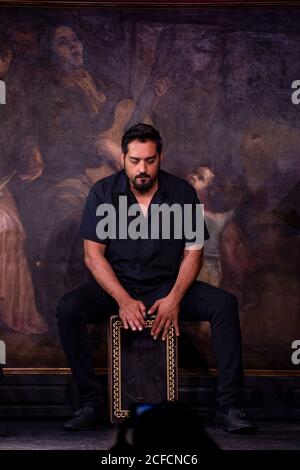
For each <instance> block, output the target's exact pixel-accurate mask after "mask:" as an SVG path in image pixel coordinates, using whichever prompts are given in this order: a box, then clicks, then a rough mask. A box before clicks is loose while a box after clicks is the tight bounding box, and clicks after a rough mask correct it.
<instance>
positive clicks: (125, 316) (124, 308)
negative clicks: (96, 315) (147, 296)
mask: <svg viewBox="0 0 300 470" xmlns="http://www.w3.org/2000/svg"><path fill="white" fill-rule="evenodd" d="M119 315H120V318H121V320H122V321H123V323H124V328H125V329H126V330H127V329H128V328H129V326H130V328H131V329H132V330H133V331H136V330H137V329H138V330H140V331H141V330H142V329H143V327H144V326H145V325H146V322H145V319H144V316H145V315H146V307H145V305H144V304H143V302H142V301H141V300H135V299H133V298H131V297H129V298H128V299H126V300H124V301H123V302H121V303H120V305H119Z"/></svg>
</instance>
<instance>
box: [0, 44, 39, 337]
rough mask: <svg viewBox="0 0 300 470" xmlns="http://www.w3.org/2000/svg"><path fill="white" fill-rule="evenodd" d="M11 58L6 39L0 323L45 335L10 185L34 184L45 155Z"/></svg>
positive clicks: (1, 70) (2, 50) (0, 66)
mask: <svg viewBox="0 0 300 470" xmlns="http://www.w3.org/2000/svg"><path fill="white" fill-rule="evenodd" d="M12 61H13V52H12V48H11V46H10V44H9V43H8V42H7V41H6V40H5V39H3V38H2V39H1V40H0V79H4V80H5V83H6V90H7V104H6V105H1V106H0V116H1V119H0V122H1V125H0V226H1V229H0V247H1V252H0V260H1V263H0V269H1V275H0V322H1V326H2V327H4V328H9V329H11V330H13V331H16V332H18V333H23V334H41V333H45V332H47V330H48V326H47V324H46V323H45V322H44V321H43V319H42V318H41V316H40V314H39V312H38V311H37V308H36V305H35V299H34V291H33V286H32V281H31V275H30V271H29V268H28V264H27V259H26V256H25V251H24V242H25V238H26V234H25V231H24V228H23V225H22V223H21V220H20V216H19V211H18V209H17V206H16V204H15V200H14V197H13V194H12V192H11V190H10V189H9V184H10V183H11V182H12V181H13V179H15V180H18V181H20V178H21V179H22V180H23V181H26V182H27V184H29V183H30V182H32V181H34V180H35V179H37V178H38V177H39V176H40V174H41V166H40V155H39V153H38V151H37V149H34V148H33V147H32V145H31V142H32V139H31V131H32V129H31V125H32V117H31V116H30V115H29V114H28V112H27V107H26V97H25V94H24V90H22V88H21V84H20V82H19V81H18V80H17V79H16V77H15V76H14V74H13V70H12V68H11V64H12ZM16 131H17V132H18V134H17V136H18V138H16ZM19 184H20V183H19Z"/></svg>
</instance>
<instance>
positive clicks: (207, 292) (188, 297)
mask: <svg viewBox="0 0 300 470" xmlns="http://www.w3.org/2000/svg"><path fill="white" fill-rule="evenodd" d="M230 297H231V294H229V293H228V292H226V291H224V290H223V289H220V288H218V287H214V286H212V285H210V284H207V283H206V282H202V281H194V282H193V284H192V285H191V287H190V288H189V289H188V291H187V292H186V294H185V296H184V297H183V299H182V301H181V307H180V316H179V320H183V321H211V319H212V316H213V315H214V313H215V312H216V311H217V310H218V309H220V308H221V307H222V306H223V305H224V304H226V303H227V302H228V301H229V300H230Z"/></svg>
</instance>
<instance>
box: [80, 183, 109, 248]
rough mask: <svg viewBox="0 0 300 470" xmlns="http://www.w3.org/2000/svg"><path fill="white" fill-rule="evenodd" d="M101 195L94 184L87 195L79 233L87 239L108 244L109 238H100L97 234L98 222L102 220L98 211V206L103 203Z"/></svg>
mask: <svg viewBox="0 0 300 470" xmlns="http://www.w3.org/2000/svg"><path fill="white" fill-rule="evenodd" d="M102 202H103V201H101V197H99V195H98V194H97V192H96V191H95V188H94V186H93V187H92V188H91V189H90V192H89V195H88V197H87V200H86V203H85V207H84V210H83V214H82V217H81V223H80V229H79V234H80V237H81V238H84V239H85V240H91V241H93V242H96V243H101V244H105V245H106V244H107V243H108V241H109V240H108V238H103V239H100V238H99V237H98V236H97V231H96V230H97V224H98V223H99V221H100V220H101V217H99V216H98V215H97V214H96V213H97V208H98V207H99V205H100V204H101V203H102Z"/></svg>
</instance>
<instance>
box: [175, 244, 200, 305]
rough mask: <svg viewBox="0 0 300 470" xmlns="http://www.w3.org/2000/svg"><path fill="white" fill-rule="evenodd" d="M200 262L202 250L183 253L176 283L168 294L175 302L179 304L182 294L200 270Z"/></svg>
mask: <svg viewBox="0 0 300 470" xmlns="http://www.w3.org/2000/svg"><path fill="white" fill-rule="evenodd" d="M202 262H203V249H201V250H191V251H185V254H184V258H183V260H182V262H181V265H180V268H179V271H178V275H177V279H176V282H175V284H174V286H173V288H172V290H171V291H170V293H169V295H171V296H172V297H174V299H175V301H176V302H179V303H180V302H181V300H182V298H183V296H184V294H185V293H186V291H187V290H188V288H189V287H190V286H191V284H192V283H193V282H194V281H195V279H196V277H197V276H198V274H199V271H200V269H201V266H202Z"/></svg>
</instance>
